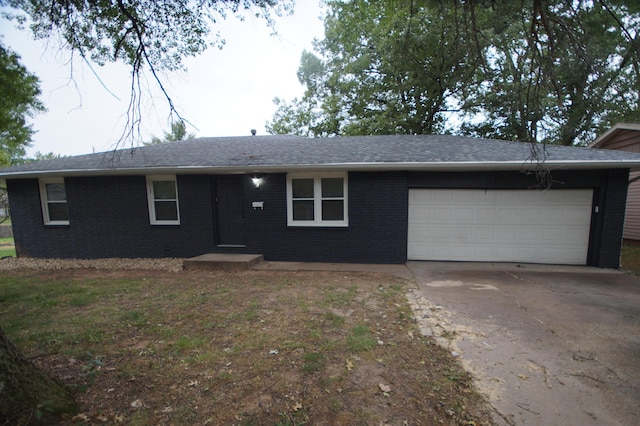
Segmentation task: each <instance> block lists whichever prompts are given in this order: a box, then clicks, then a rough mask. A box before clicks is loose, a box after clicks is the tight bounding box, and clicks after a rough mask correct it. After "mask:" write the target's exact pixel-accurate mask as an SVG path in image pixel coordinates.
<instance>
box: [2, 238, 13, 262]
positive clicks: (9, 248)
mask: <svg viewBox="0 0 640 426" xmlns="http://www.w3.org/2000/svg"><path fill="white" fill-rule="evenodd" d="M5 256H13V257H15V256H16V247H15V245H14V242H13V238H0V258H2V257H5Z"/></svg>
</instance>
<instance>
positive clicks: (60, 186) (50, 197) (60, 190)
mask: <svg viewBox="0 0 640 426" xmlns="http://www.w3.org/2000/svg"><path fill="white" fill-rule="evenodd" d="M46 187H47V201H65V200H66V199H67V195H66V194H65V192H64V183H47V184H46Z"/></svg>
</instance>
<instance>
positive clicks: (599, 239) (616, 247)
mask: <svg viewBox="0 0 640 426" xmlns="http://www.w3.org/2000/svg"><path fill="white" fill-rule="evenodd" d="M628 181H629V170H627V169H623V170H609V171H607V172H603V173H602V175H601V189H600V191H599V192H598V194H597V196H595V197H594V198H596V205H597V206H598V214H597V215H595V216H596V217H597V218H596V219H594V220H593V222H594V226H592V232H594V231H595V232H596V234H595V235H594V237H595V238H592V248H591V253H590V258H591V262H590V263H591V264H592V265H593V266H598V267H600V268H615V269H617V268H619V267H620V250H621V248H622V231H623V228H624V215H625V207H626V202H627V189H628V185H627V182H628Z"/></svg>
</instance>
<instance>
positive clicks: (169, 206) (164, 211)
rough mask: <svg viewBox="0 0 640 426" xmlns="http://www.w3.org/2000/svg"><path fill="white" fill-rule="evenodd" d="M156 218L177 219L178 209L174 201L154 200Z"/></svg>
mask: <svg viewBox="0 0 640 426" xmlns="http://www.w3.org/2000/svg"><path fill="white" fill-rule="evenodd" d="M154 205H155V209H156V220H178V209H177V203H176V202H175V201H156V202H155V203H154Z"/></svg>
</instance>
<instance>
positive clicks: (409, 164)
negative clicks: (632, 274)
mask: <svg viewBox="0 0 640 426" xmlns="http://www.w3.org/2000/svg"><path fill="white" fill-rule="evenodd" d="M538 147H539V148H540V149H542V146H538ZM546 152H547V157H546V159H545V164H546V165H547V166H548V167H550V168H573V169H577V168H581V169H594V168H632V169H633V168H640V154H633V153H629V152H623V151H611V150H598V149H589V148H579V147H564V146H547V147H546ZM534 165H535V161H534V160H532V158H531V145H530V144H526V143H522V142H507V141H500V140H491V139H479V138H469V137H461V136H450V135H392V136H353V137H336V138H317V139H309V138H302V137H298V136H291V135H284V136H283V135H281V136H246V137H219V138H199V139H193V140H189V141H183V142H173V143H167V144H160V145H151V146H145V147H139V148H135V149H124V150H120V151H110V152H105V153H97V154H88V155H79V156H73V157H65V158H60V159H56V160H49V161H41V162H36V163H31V164H24V165H19V166H13V167H9V168H5V169H0V177H14V178H15V177H34V176H38V175H43V174H60V175H74V174H78V175H96V174H117V173H119V174H124V173H146V174H151V173H251V172H261V171H262V172H267V171H293V170H314V169H340V170H492V169H493V170H521V169H523V168H530V167H533V166H534Z"/></svg>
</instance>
